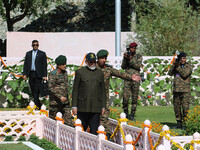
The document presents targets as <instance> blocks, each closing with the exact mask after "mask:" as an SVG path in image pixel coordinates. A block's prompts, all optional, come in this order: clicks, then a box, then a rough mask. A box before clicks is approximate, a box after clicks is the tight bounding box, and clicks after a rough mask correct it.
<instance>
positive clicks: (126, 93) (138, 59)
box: [121, 53, 142, 117]
mask: <svg viewBox="0 0 200 150" xmlns="http://www.w3.org/2000/svg"><path fill="white" fill-rule="evenodd" d="M141 64H142V56H141V55H139V54H136V53H135V54H134V55H133V56H131V59H130V60H128V59H127V58H125V57H124V58H123V61H122V66H121V67H122V69H125V71H126V72H127V73H129V74H137V73H138V74H139V73H140V67H141ZM139 87H140V82H136V81H126V80H125V81H124V89H123V109H124V112H128V103H129V98H130V93H131V94H132V107H131V115H132V116H133V117H134V116H135V112H136V107H137V100H138V94H139Z"/></svg>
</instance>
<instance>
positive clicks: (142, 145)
mask: <svg viewBox="0 0 200 150" xmlns="http://www.w3.org/2000/svg"><path fill="white" fill-rule="evenodd" d="M42 108H44V107H42ZM28 112H30V111H1V112H0V139H1V140H0V141H1V142H2V141H4V139H5V136H8V135H11V136H13V137H14V140H15V141H16V140H17V139H18V138H19V136H21V135H23V136H25V137H26V139H29V137H30V135H31V134H36V135H37V136H39V137H40V138H45V139H47V140H49V141H51V142H53V143H55V144H56V145H57V146H58V147H59V148H61V149H63V150H68V149H74V150H85V149H87V150H130V149H131V150H132V149H133V145H132V144H131V142H132V141H136V139H138V141H137V143H136V144H135V149H136V150H150V149H151V147H150V145H151V144H150V141H149V135H148V131H149V127H150V121H149V120H146V121H145V122H144V128H143V129H141V128H137V127H133V126H130V125H127V123H126V121H123V122H121V127H122V131H123V132H124V135H125V141H126V143H124V139H123V136H122V134H121V132H120V131H118V132H117V134H116V135H115V136H114V138H113V141H114V142H111V141H107V140H105V135H104V134H103V133H102V132H104V128H103V126H100V127H99V128H98V130H99V131H102V132H100V133H99V134H98V135H97V136H96V135H92V134H90V133H87V132H83V131H82V127H81V126H79V125H80V124H81V121H80V120H79V119H77V120H76V122H75V124H77V126H75V128H73V127H70V126H67V125H64V124H62V121H60V120H57V121H55V120H52V119H50V118H48V117H46V115H45V114H41V115H40V114H39V111H33V113H35V114H34V115H33V114H32V113H30V115H28V114H27V113H28ZM59 115H60V116H59ZM123 116H125V114H124V113H122V114H121V115H120V117H121V119H124V117H123ZM57 117H58V118H62V114H61V113H60V114H59V113H58V114H57ZM109 122H110V127H111V130H112V131H113V132H114V129H115V128H116V127H117V125H118V121H117V120H113V119H110V118H109ZM166 131H169V127H168V126H166V125H165V126H163V132H166ZM140 132H141V136H139V133H140ZM149 133H150V138H151V141H152V145H153V146H154V145H155V144H156V143H157V142H158V139H159V138H160V134H158V133H154V132H149ZM166 135H167V137H168V138H169V139H170V141H169V139H166V138H165V137H162V140H161V142H160V144H159V146H158V147H157V150H160V149H162V148H164V149H165V150H171V147H172V144H173V143H172V142H171V140H172V141H174V142H176V143H177V144H178V145H179V146H181V147H184V146H185V145H186V144H190V143H191V141H192V140H193V141H194V144H193V147H194V150H199V148H200V145H198V144H197V143H199V141H200V134H199V133H194V135H193V136H176V137H170V135H169V134H168V133H167V132H166ZM195 141H197V142H196V143H195ZM128 142H130V143H128ZM162 150H163V149H162Z"/></svg>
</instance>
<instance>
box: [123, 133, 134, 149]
mask: <svg viewBox="0 0 200 150" xmlns="http://www.w3.org/2000/svg"><path fill="white" fill-rule="evenodd" d="M125 141H126V142H130V143H127V144H124V150H133V144H132V143H131V142H133V138H132V136H131V135H130V134H128V135H126V137H125Z"/></svg>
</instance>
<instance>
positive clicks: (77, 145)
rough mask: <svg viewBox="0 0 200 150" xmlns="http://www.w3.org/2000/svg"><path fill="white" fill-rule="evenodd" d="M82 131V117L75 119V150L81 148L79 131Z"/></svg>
mask: <svg viewBox="0 0 200 150" xmlns="http://www.w3.org/2000/svg"><path fill="white" fill-rule="evenodd" d="M79 131H82V127H81V120H80V119H76V121H75V136H74V150H79V149H78V148H79V143H78V136H79V134H78V132H79Z"/></svg>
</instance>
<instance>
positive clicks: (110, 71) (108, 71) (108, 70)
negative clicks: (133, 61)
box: [97, 65, 132, 134]
mask: <svg viewBox="0 0 200 150" xmlns="http://www.w3.org/2000/svg"><path fill="white" fill-rule="evenodd" d="M97 68H100V69H101V70H102V71H103V73H104V83H105V87H106V111H105V113H104V115H103V116H101V117H100V120H101V124H102V125H103V126H104V127H105V131H106V133H109V134H112V133H111V131H110V130H109V129H110V126H109V122H108V118H109V115H110V110H109V86H110V78H111V77H112V76H115V77H119V78H122V79H125V80H132V75H131V74H128V73H126V72H123V71H119V70H117V69H114V68H112V67H111V66H109V65H105V66H103V67H99V66H98V65H97Z"/></svg>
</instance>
